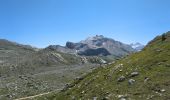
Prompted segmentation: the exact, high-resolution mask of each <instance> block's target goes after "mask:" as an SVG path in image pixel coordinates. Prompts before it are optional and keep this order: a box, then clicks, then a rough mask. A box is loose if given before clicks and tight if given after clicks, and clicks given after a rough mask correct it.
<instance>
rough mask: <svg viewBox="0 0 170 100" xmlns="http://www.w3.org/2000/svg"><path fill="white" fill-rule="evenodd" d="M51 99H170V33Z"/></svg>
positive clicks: (104, 67)
mask: <svg viewBox="0 0 170 100" xmlns="http://www.w3.org/2000/svg"><path fill="white" fill-rule="evenodd" d="M35 99H40V100H43V99H45V100H46V99H48V100H77V99H82V100H88V99H89V100H150V99H151V100H169V99H170V32H167V33H166V34H163V35H161V36H157V37H156V38H155V39H154V40H152V41H150V42H149V43H148V45H147V46H146V47H145V48H144V49H143V50H142V51H141V52H138V53H134V54H132V55H130V56H127V57H125V58H123V59H122V60H119V61H116V62H115V63H114V64H111V65H107V66H103V67H100V68H98V69H96V70H94V71H93V72H91V73H89V74H88V75H86V76H84V77H82V78H81V79H78V80H74V81H73V83H72V84H68V85H66V86H65V88H64V89H63V90H62V91H61V92H60V93H51V94H48V95H46V96H42V97H38V98H35Z"/></svg>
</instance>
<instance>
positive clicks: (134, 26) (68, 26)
mask: <svg viewBox="0 0 170 100" xmlns="http://www.w3.org/2000/svg"><path fill="white" fill-rule="evenodd" d="M169 7H170V0H0V38H4V39H8V40H12V41H15V42H19V43H23V44H30V45H33V46H37V47H46V46H47V45H49V44H60V45H64V44H65V42H66V41H73V42H78V41H80V40H82V39H85V38H87V37H89V36H94V35H96V34H100V35H104V36H106V37H110V38H113V39H115V40H119V41H122V42H124V43H131V42H141V43H143V44H146V43H147V42H148V41H149V40H151V39H153V38H154V37H155V36H156V35H159V34H161V33H163V32H166V31H169V30H170V8H169Z"/></svg>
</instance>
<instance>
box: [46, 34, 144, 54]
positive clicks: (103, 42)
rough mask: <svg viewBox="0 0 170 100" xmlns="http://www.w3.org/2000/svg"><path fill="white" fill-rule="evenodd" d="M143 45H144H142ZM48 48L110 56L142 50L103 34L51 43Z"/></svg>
mask: <svg viewBox="0 0 170 100" xmlns="http://www.w3.org/2000/svg"><path fill="white" fill-rule="evenodd" d="M140 46H142V45H140ZM46 49H52V50H57V51H60V52H63V53H72V54H78V55H84V56H108V55H113V56H117V57H121V56H124V55H128V54H129V53H132V52H135V51H136V50H140V47H136V48H133V45H128V44H124V43H122V42H119V41H116V40H114V39H111V38H107V37H104V36H102V35H96V36H94V37H89V38H87V39H85V40H82V41H80V42H78V43H73V42H67V43H66V46H59V45H50V46H49V47H47V48H46Z"/></svg>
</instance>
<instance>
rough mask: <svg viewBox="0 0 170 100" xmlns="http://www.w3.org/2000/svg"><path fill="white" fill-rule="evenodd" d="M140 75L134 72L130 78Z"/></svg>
mask: <svg viewBox="0 0 170 100" xmlns="http://www.w3.org/2000/svg"><path fill="white" fill-rule="evenodd" d="M138 75H139V72H132V73H131V74H130V77H135V76H138Z"/></svg>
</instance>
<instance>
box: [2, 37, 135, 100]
mask: <svg viewBox="0 0 170 100" xmlns="http://www.w3.org/2000/svg"><path fill="white" fill-rule="evenodd" d="M133 52H135V49H133V48H132V47H131V46H130V45H127V44H124V43H121V42H119V41H115V40H113V39H110V38H107V37H104V36H102V35H96V36H94V37H90V38H87V39H85V40H82V41H80V42H78V43H73V42H67V43H66V46H60V45H50V46H48V47H46V48H42V49H38V48H35V47H32V46H29V45H22V44H19V43H16V42H11V41H8V40H4V39H0V81H2V82H3V83H2V84H1V83H0V100H8V99H9V100H12V99H14V98H19V97H24V96H29V95H35V94H39V93H43V92H49V91H53V90H56V89H61V88H62V87H64V85H65V84H66V83H68V82H70V81H71V80H73V79H75V78H76V77H79V76H81V75H82V74H84V73H88V72H89V71H91V70H93V69H95V68H97V67H100V66H101V65H104V64H108V63H113V61H115V60H117V59H120V58H121V57H123V56H126V55H129V54H130V53H133Z"/></svg>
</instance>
